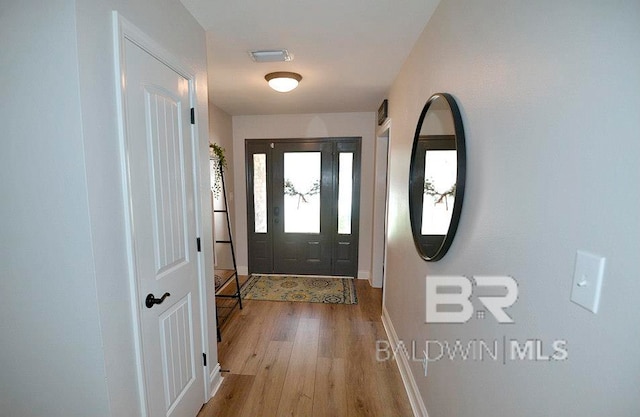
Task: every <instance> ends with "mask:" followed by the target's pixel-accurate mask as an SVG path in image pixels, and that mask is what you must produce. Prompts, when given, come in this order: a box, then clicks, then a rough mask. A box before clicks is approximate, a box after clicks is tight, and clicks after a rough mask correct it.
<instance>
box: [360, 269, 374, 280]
mask: <svg viewBox="0 0 640 417" xmlns="http://www.w3.org/2000/svg"><path fill="white" fill-rule="evenodd" d="M369 276H371V271H358V279H369Z"/></svg>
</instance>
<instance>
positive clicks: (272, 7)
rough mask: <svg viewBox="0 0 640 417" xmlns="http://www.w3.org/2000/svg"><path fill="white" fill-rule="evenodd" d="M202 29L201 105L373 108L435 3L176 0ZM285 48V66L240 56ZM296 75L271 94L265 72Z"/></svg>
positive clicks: (277, 110)
mask: <svg viewBox="0 0 640 417" xmlns="http://www.w3.org/2000/svg"><path fill="white" fill-rule="evenodd" d="M181 1H182V3H183V4H184V5H185V7H186V8H187V9H188V10H189V11H190V12H191V14H193V16H195V18H196V19H197V20H198V22H200V24H201V25H202V26H203V27H204V28H205V30H206V31H207V49H208V51H207V54H208V66H209V101H210V102H211V103H213V104H215V105H216V106H218V107H220V108H221V109H222V110H224V111H225V112H227V113H229V114H230V115H251V114H295V113H334V112H361V111H375V110H376V109H377V108H378V106H379V105H380V103H381V102H382V100H383V99H384V98H385V94H386V92H387V91H388V89H389V87H390V86H391V83H392V82H393V80H394V78H395V77H396V75H397V73H398V71H399V70H400V66H401V65H402V64H403V63H404V61H405V59H406V58H407V56H408V55H409V52H410V51H411V48H412V47H413V45H414V44H415V41H416V40H417V38H418V36H419V35H420V33H421V32H422V30H423V29H424V27H425V25H426V24H427V21H428V20H429V18H430V17H431V14H432V13H433V11H434V9H435V7H436V6H437V4H438V3H439V1H440V0H346V1H345V0H288V1H287V0H268V1H267V0H262V1H260V0H231V1H229V0H225V1H222V0H181ZM257 49H287V50H288V51H289V53H291V54H293V56H294V59H293V61H291V62H275V63H255V62H253V61H252V60H251V58H250V57H249V54H248V51H250V50H257ZM274 71H293V72H297V73H299V74H301V75H302V77H303V78H302V81H301V82H300V85H299V86H298V88H297V89H295V90H293V91H292V92H290V93H278V92H276V91H273V90H271V89H270V88H269V86H268V85H267V82H266V81H265V79H264V76H265V74H267V73H269V72H274Z"/></svg>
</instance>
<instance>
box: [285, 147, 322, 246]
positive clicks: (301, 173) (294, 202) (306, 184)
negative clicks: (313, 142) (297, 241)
mask: <svg viewBox="0 0 640 417" xmlns="http://www.w3.org/2000/svg"><path fill="white" fill-rule="evenodd" d="M320 178H321V153H320V152H285V153H284V232H285V233H320Z"/></svg>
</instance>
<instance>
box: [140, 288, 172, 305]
mask: <svg viewBox="0 0 640 417" xmlns="http://www.w3.org/2000/svg"><path fill="white" fill-rule="evenodd" d="M170 295H171V294H169V293H168V292H165V293H164V295H163V296H162V297H160V298H156V297H154V296H153V294H149V295H147V298H146V299H145V300H144V305H146V306H147V308H151V307H153V306H154V305H155V304H162V302H163V301H164V299H165V298H167V297H169V296H170Z"/></svg>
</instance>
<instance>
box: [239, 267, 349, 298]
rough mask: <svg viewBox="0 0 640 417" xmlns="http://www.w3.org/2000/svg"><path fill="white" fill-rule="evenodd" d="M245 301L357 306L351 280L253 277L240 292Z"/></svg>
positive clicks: (287, 276)
mask: <svg viewBox="0 0 640 417" xmlns="http://www.w3.org/2000/svg"><path fill="white" fill-rule="evenodd" d="M242 298H245V299H247V300H269V301H303V302H307V303H328V304H358V297H357V296H356V288H355V286H354V284H353V278H333V277H309V276H300V275H257V274H253V275H251V277H250V278H249V280H248V281H247V283H246V284H245V286H244V288H243V289H242Z"/></svg>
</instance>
